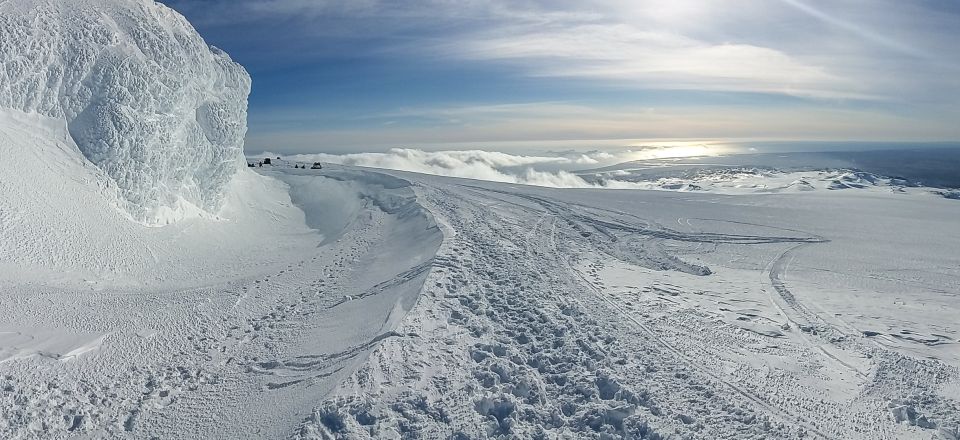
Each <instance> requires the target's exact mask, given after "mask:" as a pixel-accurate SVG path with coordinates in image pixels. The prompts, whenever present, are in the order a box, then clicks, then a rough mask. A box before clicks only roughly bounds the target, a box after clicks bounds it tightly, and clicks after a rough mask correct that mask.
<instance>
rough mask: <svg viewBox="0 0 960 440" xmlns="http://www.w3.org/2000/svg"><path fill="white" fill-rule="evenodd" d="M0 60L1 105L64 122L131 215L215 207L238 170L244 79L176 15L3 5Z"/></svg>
mask: <svg viewBox="0 0 960 440" xmlns="http://www.w3.org/2000/svg"><path fill="white" fill-rule="evenodd" d="M0 59H3V60H4V63H3V67H2V68H0V107H2V108H8V109H14V110H19V111H23V112H26V113H36V114H39V115H43V116H48V117H52V118H56V119H62V120H63V121H65V123H66V126H67V129H68V131H69V134H70V136H71V137H72V138H73V140H74V141H75V143H76V146H77V148H78V149H79V151H80V152H81V153H82V154H83V156H84V157H85V158H86V159H87V160H89V161H90V162H92V163H93V164H95V165H96V166H97V167H98V168H99V169H101V170H103V171H104V173H105V174H106V176H108V178H109V180H110V181H111V186H115V188H116V190H117V191H116V193H117V194H118V196H119V197H118V202H119V205H120V207H121V208H123V209H124V210H125V211H126V212H127V213H129V214H130V216H132V217H133V218H134V219H136V220H138V221H141V222H145V223H164V222H166V221H169V220H170V219H171V218H177V217H182V216H183V213H184V212H187V213H190V212H193V213H197V212H200V213H204V212H205V213H210V214H216V212H217V211H218V210H219V209H220V207H221V206H222V204H223V201H224V198H225V189H226V187H227V184H228V183H229V181H230V180H231V178H232V177H233V176H234V175H235V174H236V172H237V170H238V169H240V167H242V166H243V156H242V150H243V138H244V135H245V133H246V112H247V95H248V94H249V92H250V77H249V76H248V75H247V73H246V71H245V70H244V69H243V68H242V67H241V66H240V65H239V64H237V63H235V62H233V61H232V60H231V59H230V57H229V56H228V55H227V54H226V53H224V52H223V51H221V50H219V49H217V48H214V47H210V46H208V45H207V44H206V43H205V42H204V41H203V39H202V38H201V37H200V35H199V34H198V33H197V32H196V30H194V28H193V27H192V26H191V25H190V23H189V22H187V20H186V19H185V18H183V17H182V16H181V15H179V14H178V13H176V12H175V11H173V10H171V9H169V8H167V7H166V6H163V5H161V4H158V3H156V2H154V1H152V0H135V1H120V0H77V1H70V2H66V1H58V0H10V1H6V2H0ZM177 213H179V214H177Z"/></svg>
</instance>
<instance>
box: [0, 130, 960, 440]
mask: <svg viewBox="0 0 960 440" xmlns="http://www.w3.org/2000/svg"><path fill="white" fill-rule="evenodd" d="M4 118H5V119H4V122H3V123H2V124H0V136H3V142H0V145H4V146H9V147H5V148H7V149H5V150H4V151H3V154H4V155H5V156H6V157H11V158H14V159H15V160H16V162H17V163H19V164H22V167H23V168H22V169H23V171H24V174H22V175H19V174H18V176H21V177H22V176H32V177H33V178H32V179H24V178H16V179H15V178H5V179H3V183H4V185H5V187H4V189H5V194H11V196H10V197H7V198H5V199H4V206H3V210H2V212H3V213H4V217H3V222H2V228H3V229H2V234H0V237H2V242H0V244H2V246H0V249H2V252H3V255H4V269H3V271H2V275H3V277H2V283H3V285H4V294H3V300H2V301H0V315H2V316H6V317H8V318H7V319H6V320H5V322H4V323H3V327H2V328H0V381H2V383H0V411H2V413H0V436H2V437H4V438H69V437H76V436H86V437H121V438H122V437H131V438H150V437H160V438H197V437H210V438H237V437H255V438H278V437H291V436H292V437H300V438H311V437H321V438H322V437H344V438H366V437H370V438H444V437H450V436H453V437H459V438H483V437H490V436H504V437H519V438H536V437H544V438H555V437H557V436H561V437H562V436H566V437H568V438H584V437H587V438H590V437H597V438H599V437H608V438H610V437H612V438H643V437H644V436H646V437H648V438H655V437H656V436H658V435H659V436H662V437H669V436H680V437H691V438H718V437H726V438H743V437H755V438H799V437H806V438H809V437H814V438H818V437H819V438H864V439H866V438H871V439H872V438H931V437H932V436H940V437H941V438H954V437H955V436H956V433H957V422H958V420H957V415H958V408H960V402H958V400H960V399H958V397H960V375H958V368H960V349H958V347H960V345H958V339H960V328H958V326H957V324H956V316H957V311H958V306H957V301H956V300H957V294H958V292H960V261H958V260H960V255H958V254H957V252H956V248H957V244H958V243H960V231H958V229H957V228H956V219H957V218H958V215H960V203H957V202H956V201H955V200H951V199H947V198H943V197H937V196H933V195H931V194H930V193H929V192H922V191H921V192H908V193H899V192H893V191H828V190H824V191H798V192H795V193H759V194H757V193H746V194H741V195H732V196H731V195H722V194H713V193H710V192H709V191H699V192H670V191H639V190H608V189H558V188H544V187H533V186H523V185H515V184H508V183H496V182H483V181H475V180H465V179H457V178H449V177H440V176H429V175H422V174H414V173H406V172H400V171H387V170H373V169H363V168H354V167H345V166H336V165H327V166H325V167H324V169H323V170H310V169H293V168H292V166H291V164H290V163H288V162H285V161H274V162H275V164H276V165H272V166H265V167H263V168H255V171H256V172H257V173H254V172H251V171H249V170H243V171H241V172H239V174H238V178H237V179H235V180H234V182H233V189H232V192H231V194H233V195H232V196H231V198H230V199H229V200H228V202H227V204H226V207H225V210H224V211H222V212H221V213H220V214H219V216H218V217H203V216H201V217H197V218H192V219H185V220H182V221H180V222H177V223H174V224H172V225H167V226H164V227H151V226H147V225H143V224H141V223H139V222H135V221H132V220H131V219H130V218H129V217H128V216H126V215H125V213H124V212H123V211H122V210H119V209H117V208H116V206H115V205H112V204H111V201H112V200H113V199H111V198H110V197H109V194H110V193H109V191H104V190H103V188H100V187H98V186H97V185H96V184H95V183H96V182H98V181H99V180H97V179H98V174H97V171H96V169H95V168H92V167H90V166H89V165H87V164H86V163H85V162H83V161H82V160H81V159H82V156H80V155H79V154H78V153H77V152H76V147H75V145H73V144H72V141H71V139H70V138H69V136H67V135H66V134H65V132H64V131H63V128H62V127H60V126H58V123H57V122H56V121H54V120H48V119H45V118H42V117H37V116H30V115H24V114H18V113H16V112H8V113H6V114H5V116H4ZM58 127H59V128H58ZM24 152H27V153H29V154H32V155H33V156H30V157H25V156H24V154H27V153H24ZM15 185H21V186H19V187H17V186H15ZM31 189H32V190H31ZM8 190H9V191H8ZM43 216H47V217H43ZM951 436H954V437H951Z"/></svg>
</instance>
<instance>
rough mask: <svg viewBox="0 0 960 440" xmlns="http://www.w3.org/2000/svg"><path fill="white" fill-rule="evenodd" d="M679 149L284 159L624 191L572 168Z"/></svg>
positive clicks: (400, 151)
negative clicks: (526, 154) (551, 153)
mask: <svg viewBox="0 0 960 440" xmlns="http://www.w3.org/2000/svg"><path fill="white" fill-rule="evenodd" d="M683 148H685V149H687V150H686V151H687V152H689V151H692V152H699V151H703V152H707V150H706V147H699V148H698V147H683ZM691 148H692V150H691ZM675 149H676V147H670V148H651V149H643V150H639V151H635V150H625V151H622V152H617V153H609V152H603V151H591V152H586V153H574V152H564V153H556V154H553V155H541V156H524V155H514V154H508V153H501V152H495V151H481V150H469V151H423V150H417V149H410V148H394V149H391V150H390V151H387V152H385V153H355V154H324V153H319V154H297V155H291V156H284V158H285V159H286V160H291V161H297V162H304V163H311V162H325V163H335V164H341V165H353V166H363V167H372V168H386V169H391V170H400V171H412V172H416V173H424V174H433V175H438V176H448V177H462V178H467V179H477V180H488V181H493V182H506V183H517V184H522V185H534V186H546V187H554V188H610V189H626V188H633V187H635V185H634V184H633V183H631V182H624V181H618V180H612V179H610V180H605V181H603V182H602V183H590V182H587V181H586V180H584V179H583V178H582V177H580V176H578V175H576V174H574V173H573V172H571V171H573V170H577V169H589V168H596V167H601V166H606V165H613V164H616V163H621V162H625V161H629V160H642V159H651V158H657V157H663V156H665V155H669V153H668V151H671V150H675ZM260 156H263V157H275V156H278V155H277V154H275V153H269V152H267V153H263V154H262V155H258V156H256V157H260Z"/></svg>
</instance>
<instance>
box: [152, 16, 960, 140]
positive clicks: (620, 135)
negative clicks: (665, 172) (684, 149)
mask: <svg viewBox="0 0 960 440" xmlns="http://www.w3.org/2000/svg"><path fill="white" fill-rule="evenodd" d="M166 1H167V2H168V3H171V4H172V5H174V6H175V7H177V8H179V9H181V10H182V11H185V12H186V13H187V15H188V16H189V17H190V18H191V19H193V20H194V21H195V22H197V23H198V26H199V27H204V28H205V29H207V30H208V31H209V32H213V33H216V32H223V33H224V35H227V36H229V37H230V38H236V39H240V40H242V44H237V47H238V48H239V50H240V51H241V54H240V57H239V58H240V59H247V60H250V62H249V64H250V67H251V69H252V70H253V71H254V72H255V75H254V80H255V90H258V88H257V87H258V84H266V83H269V82H270V80H271V77H270V76H269V72H272V71H279V72H284V71H286V70H295V68H301V67H302V66H307V67H310V68H321V69H322V68H327V67H329V66H343V64H338V63H341V62H342V60H343V59H349V60H350V61H349V62H355V60H361V62H362V63H372V64H375V65H376V67H375V68H372V69H370V70H368V71H365V72H364V75H356V78H351V77H344V76H343V75H341V76H336V77H335V80H334V81H342V82H343V83H337V82H324V80H325V79H326V78H325V77H320V78H317V79H315V80H314V79H313V78H310V77H309V76H304V77H297V78H296V81H290V80H289V79H288V78H287V77H285V76H283V75H280V76H278V77H277V78H278V79H276V80H275V81H274V82H273V83H270V84H271V85H272V87H273V88H274V90H272V92H274V91H277V90H280V91H281V92H282V96H283V97H282V98H281V97H280V96H281V94H270V95H267V94H259V95H256V96H257V99H255V100H254V101H252V102H253V106H252V108H251V134H250V137H249V140H250V143H251V146H252V148H263V147H270V146H274V145H284V146H290V148H300V149H308V148H320V147H323V148H330V147H338V146H342V147H348V146H349V147H351V148H363V147H385V146H398V145H416V146H425V145H431V144H445V143H446V144H451V145H452V144H454V143H457V144H465V143H476V142H507V141H530V140H534V139H541V140H572V139H637V138H643V139H645V138H657V137H667V138H722V137H737V138H784V139H787V138H789V139H864V140H866V139H876V138H881V139H901V140H902V139H916V140H934V139H941V140H943V139H956V138H957V137H960V133H958V128H957V124H956V123H955V121H956V120H957V118H960V104H958V102H960V57H958V56H957V55H956V47H955V46H956V41H957V40H958V38H960V7H958V6H956V5H954V4H953V3H952V2H926V1H924V2H903V1H899V0H870V1H863V0H838V1H833V2H822V1H816V0H779V1H769V0H738V1H736V2H730V1H729V0H672V1H670V2H664V1H654V0H584V1H556V0H526V1H522V2H518V1H511V0H412V1H408V2H395V1H388V0H356V1H342V0H229V1H228V0H208V1H204V2H196V1H190V0H166ZM249 29H255V30H256V31H255V32H249V31H248V30H249ZM243 51H248V53H246V54H244V53H243ZM362 63H361V64H362ZM378 63H379V64H378ZM363 65H366V64H363ZM291 66H293V67H291ZM316 66H320V67H316ZM411 66H415V67H416V68H417V69H420V70H418V71H416V72H412V73H411ZM397 71H406V72H407V74H408V76H406V77H404V80H403V81H398V80H397V79H396V78H395V76H396V72H397ZM257 72H266V73H264V74H263V75H262V76H258V75H257V74H256V73H257ZM476 72H484V73H486V72H492V73H491V74H490V75H489V76H484V75H481V74H476ZM417 73H426V74H429V75H431V76H430V77H428V78H423V79H422V80H421V81H422V82H417V81H418V79H417V77H416V74H417ZM465 73H466V74H467V75H469V74H470V73H475V74H474V75H473V76H469V77H466V78H462V79H460V78H457V77H456V76H457V75H464V74H465ZM365 75H375V76H371V77H368V76H365ZM444 75H446V76H444ZM437 79H440V80H441V81H440V82H441V83H442V84H437V85H434V84H431V83H430V82H431V81H435V80H437ZM311 80H313V82H310V81H311ZM351 81H358V82H357V83H356V84H354V83H352V82H351ZM359 81H363V82H359ZM521 81H527V82H526V83H523V82H521ZM529 82H536V83H538V84H546V85H548V86H545V87H543V88H541V89H540V91H539V92H537V93H533V92H531V93H527V92H525V90H524V88H523V85H525V84H529ZM383 84H391V86H390V87H393V88H391V89H387V88H386V87H387V86H385V85H383ZM478 84H479V85H482V86H483V87H484V88H483V90H484V91H487V90H489V91H490V93H489V96H483V95H482V94H481V93H473V94H470V93H464V92H465V91H466V92H469V91H470V90H472V89H474V88H476V87H475V86H476V85H478ZM498 84H505V85H506V86H505V87H504V88H503V89H502V90H498V88H497V85H498ZM507 86H510V87H507ZM371 87H377V92H370V93H371V94H373V93H379V92H381V91H384V90H386V91H387V92H390V93H388V95H390V96H393V97H394V99H392V100H390V101H389V102H387V101H386V100H384V101H382V102H380V103H378V104H369V105H367V106H366V107H363V108H362V109H360V108H359V107H356V108H355V107H354V106H355V105H356V104H354V98H355V96H356V95H357V94H364V93H367V92H365V90H368V89H369V88H371ZM564 87H569V88H571V89H575V90H577V91H578V93H577V94H575V96H573V95H574V94H570V95H571V96H573V97H572V98H571V96H566V95H567V94H565V93H563V91H562V90H561V89H562V88H564ZM413 88H416V90H418V91H423V92H424V93H421V94H419V95H417V94H414V93H399V92H400V91H403V90H409V89H413ZM319 89H323V90H336V91H338V92H337V93H328V94H323V98H327V97H332V99H335V100H337V101H336V102H328V101H318V100H315V99H314V100H311V99H309V98H307V97H305V96H306V95H309V94H310V91H311V90H319ZM340 90H343V91H342V92H340ZM558 90H560V91H558ZM596 91H601V92H607V93H606V94H604V93H599V94H596V95H595V96H597V98H596V99H590V98H587V99H583V98H584V96H586V95H590V93H591V92H596ZM619 91H622V92H624V95H625V96H629V97H630V98H629V99H628V98H626V97H624V98H621V99H611V98H610V96H611V94H612V93H616V92H619ZM667 91H668V92H674V91H683V92H684V93H687V95H684V99H683V100H682V101H681V100H679V99H678V100H677V101H676V102H669V100H666V99H662V98H658V99H655V100H651V99H647V100H645V99H644V96H643V93H647V92H650V93H648V95H650V94H654V93H664V92H667ZM691 93H692V94H696V93H699V94H701V95H702V98H701V100H700V102H697V99H698V98H697V96H694V95H691ZM551 94H552V96H551ZM711 94H730V95H736V96H760V98H756V99H753V98H750V99H742V100H741V101H742V102H738V103H735V104H729V103H720V104H719V105H718V103H716V102H707V101H708V100H709V99H711V98H710V95H711ZM401 95H402V96H401ZM464 95H468V97H467V98H464V97H463V96H464ZM365 96H366V95H365ZM658 96H660V95H658ZM373 99H376V97H374V96H367V102H370V100H373ZM785 99H790V100H796V101H791V102H790V103H789V105H777V103H778V102H780V101H778V100H785ZM630 100H633V102H627V101H630ZM260 101H270V104H271V107H270V108H268V109H265V108H263V107H261V108H258V107H257V105H258V102H260ZM650 101H654V102H650ZM771 103H773V104H771ZM378 105H379V107H378ZM318 109H326V110H318ZM347 110H351V111H350V112H348V111H347ZM349 113H352V115H351V114H349ZM360 113H362V114H363V117H358V116H356V115H357V114H360ZM348 119H349V120H348ZM337 124H339V126H338V125H337Z"/></svg>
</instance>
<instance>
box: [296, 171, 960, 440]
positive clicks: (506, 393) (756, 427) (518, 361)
mask: <svg viewBox="0 0 960 440" xmlns="http://www.w3.org/2000/svg"><path fill="white" fill-rule="evenodd" d="M403 175H404V176H407V178H410V179H411V180H413V181H417V183H418V185H417V186H416V189H417V192H418V194H419V195H420V200H421V201H422V203H423V204H424V205H425V206H426V207H427V208H428V209H430V211H431V212H433V214H434V216H435V218H436V219H437V221H438V222H439V223H440V224H441V225H442V229H443V231H444V235H445V240H444V243H443V245H442V246H441V248H440V251H439V253H438V255H437V258H436V261H435V263H434V265H435V269H434V270H433V272H432V273H431V275H430V277H429V278H428V280H427V282H426V287H425V290H424V292H423V294H422V295H421V299H420V301H419V303H418V304H417V306H416V308H415V309H414V310H413V311H412V312H411V314H410V315H409V316H408V318H407V319H406V321H405V322H404V324H403V325H402V326H401V328H400V329H398V331H399V332H400V333H402V334H407V335H416V338H413V339H399V338H398V339H391V340H386V341H384V342H383V344H382V345H381V346H380V347H379V348H377V349H376V350H375V351H374V352H373V355H372V357H371V360H370V361H369V362H368V363H367V364H366V365H364V366H363V367H362V368H361V369H360V371H358V372H357V373H355V374H353V375H352V376H351V379H350V380H348V381H347V382H346V383H344V384H343V385H341V386H340V387H339V388H338V390H336V391H335V394H334V396H333V397H331V399H329V400H328V401H327V402H326V403H325V404H323V405H321V406H319V407H318V408H317V409H316V410H315V411H314V413H313V414H312V415H311V416H310V417H308V418H306V419H305V421H304V423H303V426H302V427H301V429H300V431H299V433H298V436H299V437H302V438H314V437H320V438H324V437H342V438H487V437H503V438H556V437H557V436H561V437H563V436H567V437H570V438H591V437H596V438H602V437H604V436H605V437H606V438H665V437H671V436H680V437H684V438H878V437H879V438H903V437H919V438H924V436H929V434H928V433H925V432H923V430H922V429H918V428H916V427H912V426H907V425H906V424H897V423H896V421H895V420H891V416H890V409H889V408H888V407H889V406H890V405H891V404H894V405H895V404H898V403H896V402H897V401H896V398H897V397H901V398H904V399H908V396H910V395H911V391H906V390H908V389H912V390H914V391H922V390H926V393H925V394H924V396H925V398H926V399H929V400H928V403H929V405H930V408H931V410H930V412H931V413H933V412H939V414H941V417H944V418H943V419H942V420H941V421H940V424H941V427H942V430H943V432H948V431H949V430H950V429H955V426H956V424H955V423H956V420H955V417H953V415H952V414H951V411H954V412H955V410H956V408H957V405H956V404H957V402H956V401H955V400H954V401H951V400H950V399H945V398H944V397H942V396H941V397H937V394H936V390H937V389H938V387H939V386H943V385H950V384H955V383H956V381H957V378H958V375H957V370H956V368H951V367H948V366H946V365H943V364H938V363H936V362H931V363H925V362H922V361H921V362H917V361H913V360H909V359H906V358H903V357H901V356H898V355H896V354H894V353H891V352H888V351H885V350H880V349H878V348H877V347H875V346H872V345H870V344H865V345H860V344H859V343H854V342H850V341H849V340H841V341H832V342H831V341H830V340H829V335H824V334H822V332H821V334H814V335H808V334H807V332H809V329H799V328H796V327H795V326H791V325H790V323H788V322H787V323H785V322H784V321H785V317H783V316H779V317H778V314H777V312H776V311H769V312H768V313H769V316H770V317H771V318H770V319H767V318H763V317H762V316H759V315H762V313H761V312H759V311H758V312H755V313H748V312H743V313H746V314H745V315H742V316H740V318H739V319H736V320H733V321H732V322H730V323H727V322H723V321H722V320H721V319H720V318H719V316H718V315H719V314H714V313H710V312H709V311H707V310H702V309H701V308H700V307H691V305H685V304H683V303H682V302H681V301H683V300H684V297H687V296H690V295H694V296H700V297H717V298H724V297H727V299H726V301H730V302H733V301H740V303H742V304H746V303H748V302H749V301H751V300H752V301H756V302H757V303H758V304H759V303H761V302H766V301H767V299H766V298H765V297H766V296H767V295H769V293H766V292H765V291H764V288H763V284H762V283H757V282H756V281H753V282H751V281H750V280H751V279H753V280H757V279H758V278H760V277H761V276H768V275H767V273H765V272H764V271H763V268H764V267H765V266H767V265H766V264H761V265H757V266H758V267H755V269H754V270H752V271H747V273H753V274H755V275H754V276H755V277H757V278H753V277H750V276H747V277H745V276H744V275H743V273H735V274H733V276H732V277H731V276H726V275H724V274H720V275H717V274H714V275H709V276H704V275H705V274H709V273H711V271H710V270H709V269H708V268H707V267H706V265H702V264H701V263H699V262H698V263H694V262H691V261H685V260H684V259H682V258H679V257H677V256H676V255H674V254H673V253H672V252H677V248H676V247H675V246H676V244H677V243H680V246H683V247H684V249H687V250H689V249H699V248H700V247H701V245H704V244H707V245H710V246H731V247H735V248H736V249H754V248H758V249H760V250H759V251H757V252H760V253H761V254H762V255H769V257H768V258H770V259H771V260H770V261H771V263H770V265H772V266H776V267H779V266H782V263H775V262H777V261H779V260H780V259H779V258H778V257H779V256H781V255H782V254H783V252H785V251H786V250H787V249H790V248H793V247H795V246H797V243H800V244H801V245H804V246H817V245H818V244H819V243H825V242H826V240H825V239H824V238H822V237H820V236H817V235H814V234H809V233H803V232H801V231H798V230H796V229H791V228H782V227H765V226H761V225H755V224H749V223H747V222H744V221H739V222H738V221H736V220H735V219H731V221H730V222H729V224H728V226H730V228H729V229H733V230H732V231H730V232H722V231H717V230H716V229H717V225H716V224H718V223H723V222H714V223H715V224H714V225H713V229H715V230H714V231H703V230H689V231H681V230H674V229H670V228H665V227H663V226H661V225H660V224H659V223H658V222H657V221H656V220H653V219H643V218H642V217H641V215H640V213H638V212H636V211H632V212H625V211H623V209H624V208H625V205H622V204H607V203H605V202H606V201H605V200H604V198H603V197H602V196H598V197H596V198H591V197H589V196H586V197H584V199H585V200H589V202H580V203H577V202H572V201H571V200H570V199H571V198H569V197H564V198H566V199H567V200H563V199H560V198H555V197H563V196H564V194H570V193H562V192H559V191H557V190H548V189H534V188H530V187H521V186H513V185H501V184H468V183H465V182H464V181H457V180H452V179H444V178H434V177H425V176H413V175H407V174H403ZM634 194H635V193H634ZM648 194H649V193H648ZM594 195H596V194H594ZM661 196H662V195H661ZM623 197H625V198H627V199H629V198H631V196H623ZM642 197H647V196H642ZM642 197H638V198H637V199H636V201H637V202H639V203H641V204H643V203H645V201H643V200H642ZM667 197H669V196H667ZM674 202H676V200H674ZM679 205H681V206H684V204H683V203H679ZM614 206H616V208H611V207H614ZM641 206H645V207H649V208H651V209H671V206H669V204H664V205H663V206H657V205H652V204H651V205H641ZM711 208H712V209H714V210H715V211H714V212H713V213H712V214H715V215H718V214H719V215H722V214H723V212H722V211H719V210H718V209H721V208H720V207H717V206H712V207H711ZM699 209H700V208H699V207H697V206H696V205H686V211H687V212H684V214H686V215H687V216H689V217H693V214H701V212H697V211H699ZM628 211H629V210H628ZM640 211H641V212H642V210H640ZM673 218H676V217H673ZM751 230H752V231H753V232H754V233H753V234H749V233H745V232H744V231H751ZM694 244H695V246H693V245H694ZM750 252H753V251H750ZM616 271H619V273H617V272H616ZM778 274H779V275H778ZM780 275H782V269H778V270H776V271H775V272H771V273H770V275H769V276H770V277H771V279H776V277H777V276H780ZM624 276H625V278H624ZM717 277H719V278H717ZM611 279H613V280H617V281H618V282H620V281H622V282H624V283H627V282H629V283H632V284H633V285H623V286H613V285H610V284H611ZM654 280H663V281H661V282H657V281H654ZM768 282H769V280H768ZM754 283H756V284H754ZM685 284H686V285H688V286H693V287H695V289H696V290H694V289H693V288H690V290H687V288H685V287H683V286H684V285H685ZM781 284H782V283H781ZM643 285H647V287H641V286H643ZM750 286H756V287H754V288H753V291H752V292H751V294H753V297H750V296H749V295H744V294H742V293H740V294H739V296H735V295H734V294H733V293H732V292H723V289H743V288H744V287H747V288H749V287H750ZM781 288H783V287H782V286H781ZM701 289H703V290H701ZM685 290H687V291H685ZM774 294H775V293H774ZM738 298H739V299H738ZM723 310H726V309H725V308H723V307H721V308H720V312H719V313H726V312H723ZM747 316H752V318H748V317H747ZM765 320H766V321H769V324H764V321H765ZM784 324H785V325H784ZM811 340H812V341H813V342H811ZM822 345H829V346H830V347H829V348H823V347H821V346H822ZM841 356H843V357H854V358H856V359H859V360H858V361H856V362H860V363H863V364H865V365H867V367H866V370H867V371H871V373H872V376H871V377H869V378H867V377H864V375H863V374H862V373H860V371H859V370H857V369H853V370H852V371H847V370H846V369H844V368H842V367H841V368H840V369H839V370H838V369H837V368H836V367H835V365H837V364H836V360H837V359H839V358H840V357H841ZM869 359H875V361H873V362H872V363H871V361H870V360H869ZM851 362H853V361H851ZM887 375H893V376H898V375H903V376H906V377H914V378H915V379H913V380H908V381H906V382H909V384H908V383H904V384H902V385H900V389H895V387H892V386H891V384H890V383H888V382H886V381H887V380H888V379H883V378H881V377H882V376H887ZM915 400H916V399H915ZM910 405H917V404H916V402H913V403H909V402H908V403H906V404H905V407H910V408H912V409H910V411H914V410H918V409H917V408H914V407H913V406H910ZM914 419H916V416H915V417H914ZM908 422H910V421H909V420H908ZM912 423H915V424H917V425H923V423H924V422H922V421H921V422H920V423H916V420H914V421H913V422H912ZM932 425H933V423H931V424H930V425H929V426H921V428H927V429H929V428H930V427H931V426H932Z"/></svg>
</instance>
